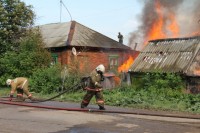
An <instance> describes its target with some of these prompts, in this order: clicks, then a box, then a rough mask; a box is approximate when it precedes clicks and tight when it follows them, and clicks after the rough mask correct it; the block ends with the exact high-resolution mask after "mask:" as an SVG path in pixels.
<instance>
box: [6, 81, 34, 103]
mask: <svg viewBox="0 0 200 133" xmlns="http://www.w3.org/2000/svg"><path fill="white" fill-rule="evenodd" d="M6 84H7V85H8V86H11V91H10V98H9V101H12V98H13V94H14V93H15V91H17V99H18V100H20V101H24V100H25V98H24V97H23V93H25V94H26V95H27V96H28V98H29V99H30V100H32V101H34V98H33V97H32V94H31V93H30V92H29V88H28V79H27V78H24V77H18V78H15V79H7V80H6Z"/></svg>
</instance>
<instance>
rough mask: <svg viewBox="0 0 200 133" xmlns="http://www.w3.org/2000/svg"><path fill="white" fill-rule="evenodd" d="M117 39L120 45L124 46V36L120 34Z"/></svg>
mask: <svg viewBox="0 0 200 133" xmlns="http://www.w3.org/2000/svg"><path fill="white" fill-rule="evenodd" d="M117 37H118V39H119V43H121V44H123V38H124V37H123V35H122V34H121V33H120V32H119V33H118V36H117Z"/></svg>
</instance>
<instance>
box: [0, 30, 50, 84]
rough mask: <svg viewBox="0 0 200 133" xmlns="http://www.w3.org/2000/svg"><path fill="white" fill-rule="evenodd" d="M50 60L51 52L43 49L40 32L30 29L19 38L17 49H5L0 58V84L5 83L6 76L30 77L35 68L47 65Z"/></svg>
mask: <svg viewBox="0 0 200 133" xmlns="http://www.w3.org/2000/svg"><path fill="white" fill-rule="evenodd" d="M50 62H51V54H50V53H49V52H48V51H47V50H46V49H44V47H43V41H42V37H41V36H40V33H39V32H37V31H30V32H29V36H26V37H24V38H22V39H21V40H20V44H19V49H18V51H7V52H6V53H5V54H4V55H2V58H0V69H1V71H0V75H1V77H0V84H2V85H3V84H5V80H6V78H15V77H19V76H24V77H30V76H31V75H32V74H33V73H34V71H36V70H37V69H41V68H47V67H49V65H50Z"/></svg>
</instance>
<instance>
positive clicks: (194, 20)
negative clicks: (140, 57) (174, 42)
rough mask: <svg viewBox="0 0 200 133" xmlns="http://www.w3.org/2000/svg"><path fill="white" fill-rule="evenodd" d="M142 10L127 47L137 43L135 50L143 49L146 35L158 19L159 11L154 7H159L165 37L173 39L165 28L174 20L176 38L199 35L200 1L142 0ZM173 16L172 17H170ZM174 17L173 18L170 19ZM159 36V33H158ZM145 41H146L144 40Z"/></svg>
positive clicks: (132, 46)
mask: <svg viewBox="0 0 200 133" xmlns="http://www.w3.org/2000/svg"><path fill="white" fill-rule="evenodd" d="M142 4H144V6H143V10H142V14H141V15H140V17H139V21H140V25H139V26H138V28H137V30H136V31H133V32H132V33H130V38H129V46H130V47H131V48H134V47H135V43H138V47H137V50H141V49H142V48H143V47H144V43H145V41H148V38H147V36H148V34H149V33H150V30H151V28H152V27H153V26H154V24H155V22H156V21H157V20H158V19H159V17H160V16H159V12H160V11H159V10H158V9H156V8H155V6H161V9H160V10H161V11H162V21H163V22H162V24H163V26H164V28H163V29H162V31H163V32H164V33H165V34H167V37H168V38H170V37H174V36H175V35H174V34H175V33H174V34H173V35H172V33H170V32H169V31H167V29H166V28H165V27H167V25H168V24H169V21H170V19H176V20H177V21H176V22H177V25H178V28H179V29H178V31H179V32H178V33H177V35H178V36H176V37H186V36H191V35H192V34H193V35H195V34H197V33H199V31H198V30H197V29H200V11H199V10H200V1H199V0H192V2H191V1H190V0H148V1H146V0H143V1H142ZM171 14H173V15H174V16H171ZM172 17H174V18H172ZM160 34H161V33H160ZM145 39H147V40H145Z"/></svg>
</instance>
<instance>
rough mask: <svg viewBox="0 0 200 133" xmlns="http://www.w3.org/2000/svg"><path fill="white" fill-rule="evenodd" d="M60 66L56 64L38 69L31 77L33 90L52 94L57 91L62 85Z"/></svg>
mask: <svg viewBox="0 0 200 133" xmlns="http://www.w3.org/2000/svg"><path fill="white" fill-rule="evenodd" d="M61 84H62V82H61V78H60V67H59V66H58V65H54V66H51V67H48V68H45V69H44V68H42V69H38V70H36V71H35V72H34V73H33V75H32V76H31V78H30V87H31V89H30V90H31V91H34V92H36V93H43V94H50V93H53V92H57V91H58V89H59V87H60V86H61Z"/></svg>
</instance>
